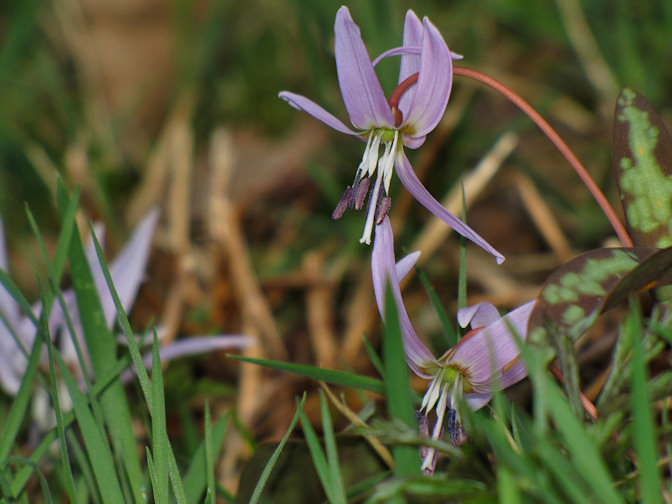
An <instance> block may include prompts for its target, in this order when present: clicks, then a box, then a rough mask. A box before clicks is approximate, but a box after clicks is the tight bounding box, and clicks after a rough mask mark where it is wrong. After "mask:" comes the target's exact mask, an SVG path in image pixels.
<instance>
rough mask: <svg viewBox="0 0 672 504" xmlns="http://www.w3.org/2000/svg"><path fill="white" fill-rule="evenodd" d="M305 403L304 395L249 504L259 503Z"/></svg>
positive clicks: (260, 477)
mask: <svg viewBox="0 0 672 504" xmlns="http://www.w3.org/2000/svg"><path fill="white" fill-rule="evenodd" d="M305 402H306V395H305V394H304V395H303V397H302V398H301V401H300V402H299V404H298V406H297V407H296V413H294V418H292V421H291V422H290V423H289V427H288V428H287V432H285V435H284V436H283V437H282V439H281V440H280V443H278V446H276V447H275V450H273V455H271V458H269V459H268V462H267V463H266V466H265V467H264V470H263V471H262V473H261V476H259V480H258V481H257V484H256V486H255V487H254V491H253V492H252V497H250V503H249V504H257V503H258V502H259V499H260V498H261V494H262V492H263V491H264V486H266V482H267V481H268V478H269V477H270V476H271V472H272V471H273V468H274V467H275V464H276V463H277V462H278V459H279V458H280V454H281V453H282V449H283V448H284V447H285V444H286V443H287V440H288V439H289V436H290V435H291V433H292V431H293V430H294V427H296V422H298V420H299V415H300V413H301V412H302V411H303V405H304V404H305Z"/></svg>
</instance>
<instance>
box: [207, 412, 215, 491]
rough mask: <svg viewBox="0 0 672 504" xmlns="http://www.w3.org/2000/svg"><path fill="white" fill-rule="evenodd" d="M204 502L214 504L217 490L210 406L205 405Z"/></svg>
mask: <svg viewBox="0 0 672 504" xmlns="http://www.w3.org/2000/svg"><path fill="white" fill-rule="evenodd" d="M205 475H206V478H205V479H206V482H207V485H206V490H205V502H206V503H207V502H209V503H210V504H215V499H216V493H217V488H216V487H215V459H214V458H213V453H212V424H211V421H210V405H209V404H208V402H207V401H206V403H205Z"/></svg>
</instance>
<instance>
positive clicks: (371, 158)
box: [279, 7, 504, 262]
mask: <svg viewBox="0 0 672 504" xmlns="http://www.w3.org/2000/svg"><path fill="white" fill-rule="evenodd" d="M334 32H335V47H334V50H335V55H336V71H337V73H338V82H339V85H340V88H341V94H342V95H343V101H344V102H345V108H346V109H347V111H348V114H349V115H350V121H351V122H352V125H353V126H354V128H355V129H354V130H353V129H351V128H349V127H348V126H346V125H345V124H344V123H343V122H341V121H340V120H339V119H337V118H336V117H334V116H333V115H332V114H331V113H329V112H327V111H326V110H324V109H323V108H322V107H321V106H319V105H317V104H316V103H315V102H313V101H311V100H309V99H308V98H305V97H304V96H301V95H298V94H295V93H291V92H289V91H282V92H281V93H280V94H279V96H280V98H283V99H284V100H286V101H287V102H288V103H289V104H290V105H291V106H292V107H294V108H297V109H299V110H303V111H305V112H307V113H309V114H310V115H312V116H313V117H315V118H316V119H319V120H320V121H322V122H323V123H325V124H326V125H327V126H330V127H332V128H333V129H335V130H337V131H340V132H341V133H345V134H347V135H353V136H356V137H358V138H360V139H361V140H363V141H366V148H365V149H364V155H363V157H362V161H361V163H360V164H359V166H358V168H357V171H356V173H355V179H354V181H353V183H352V185H351V186H349V187H348V188H347V189H346V191H345V194H344V195H343V198H342V199H341V201H340V202H339V203H338V205H337V206H336V209H335V210H334V213H333V215H332V216H333V218H334V219H339V218H340V217H341V216H342V215H343V213H344V212H345V211H346V210H347V209H355V210H360V209H361V208H362V207H363V206H364V201H365V200H366V196H367V194H368V195H369V202H368V206H367V210H366V224H365V227H364V233H363V234H362V237H361V239H360V242H362V243H367V244H368V243H371V234H372V231H373V229H374V225H375V224H379V223H380V222H381V221H382V220H383V218H384V217H385V215H386V214H387V211H388V210H389V208H390V198H389V196H388V192H389V188H390V182H391V180H392V172H393V171H395V168H396V173H397V176H398V177H399V179H400V180H401V183H402V184H403V186H404V187H405V188H406V189H407V190H408V191H409V192H410V193H411V194H412V195H413V196H414V197H415V199H416V200H418V201H419V202H420V203H421V204H422V205H424V206H425V207H426V208H427V209H428V210H429V211H430V212H432V213H433V214H434V215H436V216H437V217H439V218H440V219H442V220H443V221H445V222H446V223H447V224H448V225H449V226H451V227H452V228H453V229H454V230H455V231H457V232H458V233H460V234H461V235H463V236H465V237H467V238H468V239H470V240H471V241H473V242H474V243H476V244H478V245H479V246H481V247H482V248H484V249H485V250H486V251H488V252H489V253H491V254H493V255H494V256H495V257H496V258H497V261H498V262H501V261H503V260H504V257H503V256H502V255H501V254H500V253H499V252H497V251H496V250H495V249H494V248H492V247H491V246H490V245H489V244H488V243H487V242H486V241H485V240H484V239H483V238H481V237H480V236H479V235H478V234H476V233H475V232H474V231H473V230H472V229H471V228H469V227H468V226H467V225H466V224H464V223H463V222H462V221H461V220H460V219H458V218H457V217H455V216H454V215H453V214H451V213H450V212H448V211H447V210H446V209H445V208H444V207H443V206H442V205H441V204H440V203H439V202H438V201H436V199H434V197H433V196H432V195H431V194H429V192H428V191H427V189H425V187H424V186H423V184H422V182H420V180H419V179H418V177H417V176H416V175H415V172H414V171H413V167H412V166H411V164H410V162H409V161H408V158H407V157H406V154H405V153H404V146H406V147H408V148H409V149H417V148H418V147H420V146H421V145H422V144H423V143H424V142H425V137H426V136H427V134H428V133H429V132H430V131H432V130H433V129H434V128H435V127H436V125H437V124H438V123H439V121H440V120H441V117H442V116H443V113H444V111H445V109H446V105H447V103H448V97H449V96H450V90H451V87H452V83H453V75H452V68H453V66H452V60H453V58H459V57H460V56H457V55H455V54H454V53H451V52H450V51H449V50H448V46H447V45H446V43H445V42H444V40H443V37H442V36H441V34H440V33H439V31H438V30H437V29H436V27H435V26H434V25H433V24H432V23H431V22H430V21H429V20H428V19H427V18H424V20H423V21H420V19H419V18H418V17H417V16H416V15H415V13H414V12H413V11H411V10H409V11H408V12H407V14H406V21H405V24H404V36H403V45H402V47H397V48H394V49H390V50H388V51H385V52H384V53H383V54H381V55H380V56H379V57H378V58H376V59H375V60H374V61H373V62H372V61H371V58H370V57H369V53H368V51H367V49H366V46H365V45H364V42H363V41H362V37H361V34H360V30H359V27H358V26H357V25H356V24H355V23H354V21H353V20H352V17H351V16H350V11H349V10H348V9H347V7H341V8H340V9H339V11H338V13H337V14H336V23H335V26H334ZM390 56H401V66H400V70H399V84H398V86H397V88H396V89H395V90H394V91H393V92H392V94H391V95H390V99H389V100H386V99H385V95H384V93H383V89H382V87H381V85H380V82H379V81H378V77H377V76H376V72H375V70H374V66H375V65H376V64H377V63H378V62H379V61H380V60H381V59H383V58H387V57H390ZM381 150H382V153H381ZM374 176H375V177H374ZM372 180H373V185H371V181H372Z"/></svg>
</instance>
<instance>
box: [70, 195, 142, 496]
mask: <svg viewBox="0 0 672 504" xmlns="http://www.w3.org/2000/svg"><path fill="white" fill-rule="evenodd" d="M57 189H58V190H57V192H58V199H59V202H60V203H61V207H62V208H65V207H67V205H68V202H69V199H68V196H67V193H66V192H65V188H64V187H63V186H62V185H61V184H59V186H58V188H57ZM68 259H69V261H70V272H71V276H72V285H73V288H74V291H75V298H76V300H77V306H78V309H79V315H80V321H81V324H82V329H83V332H84V339H85V341H86V347H87V349H88V351H89V355H90V357H91V365H92V367H93V371H94V374H95V375H96V376H109V375H110V371H111V370H112V369H114V368H116V364H117V362H118V359H117V357H116V350H117V342H116V338H115V337H114V335H113V334H112V333H111V331H110V329H109V328H108V327H107V324H106V321H105V315H104V313H103V308H102V305H101V302H100V298H99V296H98V292H97V290H96V285H95V282H94V281H93V277H92V275H91V270H90V268H89V264H88V262H87V260H86V255H85V253H84V248H83V246H82V241H81V238H80V236H79V233H77V232H73V233H72V238H71V240H70V248H69V252H68ZM102 266H103V271H107V267H106V265H105V263H104V261H103V262H102ZM100 403H101V406H102V410H103V413H104V416H105V420H106V423H107V425H108V428H109V430H110V438H111V439H112V443H113V447H114V451H115V453H117V454H118V457H119V459H120V460H121V461H122V462H123V464H124V468H125V474H126V476H128V481H129V483H130V486H131V491H132V494H133V500H134V501H135V502H138V503H141V502H144V497H143V487H144V476H143V474H142V469H141V468H140V461H139V458H138V456H137V451H136V449H137V448H136V441H135V436H134V433H133V429H132V426H133V422H132V421H131V413H130V409H129V405H128V400H127V398H126V394H125V392H124V388H123V386H122V384H121V381H120V380H119V379H117V380H115V381H113V382H112V383H111V384H110V385H109V387H108V388H107V389H106V390H105V392H104V393H103V394H102V395H101V397H100Z"/></svg>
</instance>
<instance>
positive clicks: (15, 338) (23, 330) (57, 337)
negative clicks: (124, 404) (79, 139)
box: [0, 209, 251, 402]
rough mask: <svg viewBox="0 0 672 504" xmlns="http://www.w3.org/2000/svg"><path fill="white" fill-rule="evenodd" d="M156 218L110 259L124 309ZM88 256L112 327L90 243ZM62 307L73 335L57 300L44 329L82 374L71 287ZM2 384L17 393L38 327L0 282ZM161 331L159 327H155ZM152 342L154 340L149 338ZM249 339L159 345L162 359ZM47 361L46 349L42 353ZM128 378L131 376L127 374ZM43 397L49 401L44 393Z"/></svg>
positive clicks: (4, 263)
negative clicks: (23, 312) (46, 329)
mask: <svg viewBox="0 0 672 504" xmlns="http://www.w3.org/2000/svg"><path fill="white" fill-rule="evenodd" d="M158 220H159V211H158V210H157V209H154V210H151V211H150V212H149V213H148V214H147V215H146V216H145V217H144V218H143V219H142V221H141V222H140V224H139V225H138V226H137V228H136V229H135V231H134V232H133V235H132V236H131V238H130V239H129V241H128V243H127V244H126V245H125V246H124V248H123V249H122V250H121V251H120V252H119V254H118V255H117V256H116V257H115V258H114V260H112V261H110V263H109V272H110V276H111V277H112V283H113V284H114V286H115V289H116V291H117V294H118V296H119V299H120V301H121V305H122V307H123V309H124V310H125V311H128V310H130V309H131V307H132V306H133V303H134V302H135V299H136V296H137V294H138V291H139V289H140V285H141V284H142V282H143V280H144V279H145V269H146V266H147V262H148V260H149V254H150V251H151V245H152V238H153V236H154V229H155V228H156V225H157V222H158ZM94 228H95V233H96V237H97V238H98V239H99V241H100V243H101V246H102V244H103V239H102V238H103V236H104V230H103V229H102V226H95V227H94ZM85 253H86V259H87V262H88V264H89V268H90V269H91V275H92V276H93V281H94V284H95V287H96V292H97V294H98V297H99V298H100V303H101V306H102V310H103V314H104V316H105V321H106V323H107V326H108V327H109V328H110V329H112V328H113V326H114V323H115V320H116V316H117V309H116V305H115V303H114V300H113V298H112V295H111V294H110V291H109V288H108V286H107V282H106V280H105V275H104V273H103V269H102V266H101V264H100V262H99V261H98V257H97V254H96V250H95V247H94V245H93V243H89V244H88V245H87V247H86V250H85ZM0 269H2V270H4V271H5V272H8V270H9V260H8V255H7V250H6V246H5V235H4V230H3V226H2V221H1V220H0ZM63 299H64V301H65V308H66V310H67V313H68V315H69V317H70V319H71V320H72V327H73V329H74V332H75V334H72V335H71V334H69V329H68V323H67V318H66V315H65V313H64V311H63V309H62V307H61V305H60V304H59V303H55V304H54V306H53V308H52V310H51V313H50V314H49V320H48V330H49V335H50V337H51V338H52V339H53V340H54V342H55V344H56V346H57V348H58V351H59V352H60V353H61V355H62V357H63V360H64V361H65V362H66V363H67V364H68V365H69V367H70V368H71V369H72V370H73V371H75V376H77V377H81V376H82V370H81V366H80V362H79V358H78V356H77V352H76V347H75V344H74V339H75V338H77V341H78V342H79V344H80V346H81V349H82V353H83V354H84V355H83V357H84V360H85V361H86V362H85V363H84V364H85V365H86V366H87V368H88V365H89V362H88V361H89V354H88V350H87V347H86V341H85V338H84V329H83V328H82V323H81V319H80V316H79V310H78V307H77V301H76V297H75V293H74V291H73V290H72V289H68V290H65V291H63ZM31 310H32V312H33V313H32V315H34V317H35V319H37V318H39V317H40V314H41V312H42V303H39V302H38V303H35V304H34V305H33V306H32V307H31ZM0 319H1V320H0V386H1V387H2V388H3V389H4V390H5V391H6V392H7V393H8V394H11V395H15V394H16V393H17V392H18V390H19V386H20V385H21V381H22V379H23V376H24V374H25V372H26V367H27V365H28V354H29V352H30V349H31V347H32V345H33V342H34V341H35V336H36V334H37V327H36V325H35V323H34V319H33V318H31V317H29V316H27V315H25V314H22V313H21V308H20V306H19V304H18V303H17V302H16V301H15V299H14V297H12V295H11V294H10V292H9V291H8V290H7V289H6V288H5V286H4V285H0ZM158 332H159V334H161V333H162V332H163V331H162V330H161V329H160V328H159V329H158ZM147 339H148V340H149V341H150V342H151V341H152V338H147ZM250 343H251V339H250V338H247V337H245V336H239V335H232V336H228V335H224V336H212V337H192V338H186V339H184V340H178V341H175V342H173V343H171V344H169V345H166V346H164V347H162V348H161V349H160V353H159V355H160V357H161V359H162V361H167V360H170V359H175V358H178V357H180V356H184V355H190V354H197V353H204V352H211V351H215V350H221V349H226V348H239V347H244V346H247V345H249V344H250ZM43 357H44V358H45V362H46V352H45V354H44V356H43ZM143 361H144V363H145V365H146V366H147V367H149V366H151V353H150V354H149V355H147V356H145V357H144V359H143ZM128 376H129V377H130V375H128ZM43 399H44V400H45V401H46V402H48V401H49V399H48V397H47V396H46V395H44V397H43Z"/></svg>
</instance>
